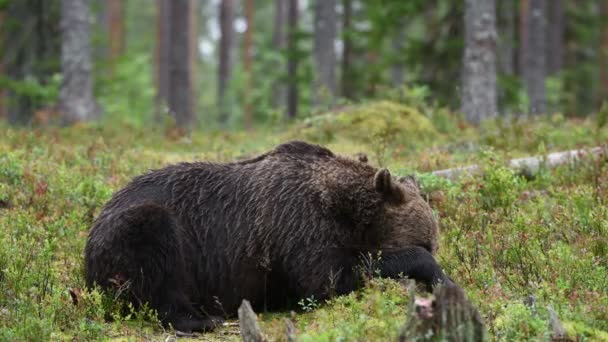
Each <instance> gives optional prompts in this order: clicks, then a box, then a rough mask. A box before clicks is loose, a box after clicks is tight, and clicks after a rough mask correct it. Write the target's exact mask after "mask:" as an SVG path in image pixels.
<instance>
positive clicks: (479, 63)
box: [462, 0, 497, 124]
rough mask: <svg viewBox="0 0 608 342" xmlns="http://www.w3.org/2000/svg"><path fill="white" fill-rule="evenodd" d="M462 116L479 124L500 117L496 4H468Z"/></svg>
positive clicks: (473, 0) (483, 0)
mask: <svg viewBox="0 0 608 342" xmlns="http://www.w3.org/2000/svg"><path fill="white" fill-rule="evenodd" d="M462 96H463V98H462V112H463V113H465V115H466V117H467V120H468V121H469V122H471V123H474V124H479V122H480V121H482V120H484V119H490V118H494V117H496V114H497V110H496V4H495V2H494V0H467V1H466V10H465V51H464V60H463V86H462Z"/></svg>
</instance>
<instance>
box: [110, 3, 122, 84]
mask: <svg viewBox="0 0 608 342" xmlns="http://www.w3.org/2000/svg"><path fill="white" fill-rule="evenodd" d="M106 6H107V11H108V14H107V17H106V20H107V24H106V25H107V30H108V46H109V52H110V55H109V59H110V70H111V72H113V71H114V67H115V64H116V60H117V59H118V58H119V57H120V56H121V55H122V54H123V52H124V49H125V19H124V10H125V8H124V3H123V1H122V0H107V4H106Z"/></svg>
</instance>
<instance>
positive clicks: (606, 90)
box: [599, 0, 608, 102]
mask: <svg viewBox="0 0 608 342" xmlns="http://www.w3.org/2000/svg"><path fill="white" fill-rule="evenodd" d="M600 26H601V33H600V37H601V41H600V44H599V48H600V53H599V61H600V63H599V69H600V94H599V99H600V101H602V102H603V101H608V2H607V1H605V0H601V1H600Z"/></svg>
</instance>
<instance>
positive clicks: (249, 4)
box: [243, 0, 254, 130]
mask: <svg viewBox="0 0 608 342" xmlns="http://www.w3.org/2000/svg"><path fill="white" fill-rule="evenodd" d="M253 11H254V4H253V0H245V18H246V20H247V30H246V31H245V39H244V40H243V65H244V68H245V111H244V116H245V128H247V129H248V130H251V128H252V126H253V113H252V110H253V109H252V86H253V68H252V65H253V25H254V18H253Z"/></svg>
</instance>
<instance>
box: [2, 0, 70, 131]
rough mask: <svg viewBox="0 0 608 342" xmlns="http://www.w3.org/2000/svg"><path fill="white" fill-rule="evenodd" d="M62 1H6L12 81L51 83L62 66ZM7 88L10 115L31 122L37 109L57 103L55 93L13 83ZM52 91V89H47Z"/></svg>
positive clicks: (5, 54) (7, 65) (5, 57)
mask: <svg viewBox="0 0 608 342" xmlns="http://www.w3.org/2000/svg"><path fill="white" fill-rule="evenodd" d="M60 21H61V1H45V0H28V1H5V2H4V20H3V22H2V27H0V36H1V39H2V44H3V46H4V47H5V48H4V49H1V50H0V54H1V55H2V58H1V59H2V61H3V63H4V76H6V77H7V79H9V80H10V81H11V82H10V83H12V84H18V82H22V81H24V80H25V79H27V80H28V82H29V83H32V82H35V83H36V84H38V85H41V86H47V85H48V84H49V83H50V82H51V81H52V79H53V75H55V74H57V73H58V72H59V71H60V70H61V44H62V40H61V36H62V35H61V29H60ZM5 90H6V103H5V104H6V116H7V117H8V120H9V122H11V123H29V122H31V120H32V117H33V113H35V112H36V111H37V110H39V109H41V108H43V107H47V106H49V105H54V104H55V102H56V100H57V99H56V98H54V96H37V95H39V94H37V95H32V94H30V93H28V92H23V91H20V89H17V88H15V87H13V86H8V87H7V89H5ZM47 94H48V93H47Z"/></svg>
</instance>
